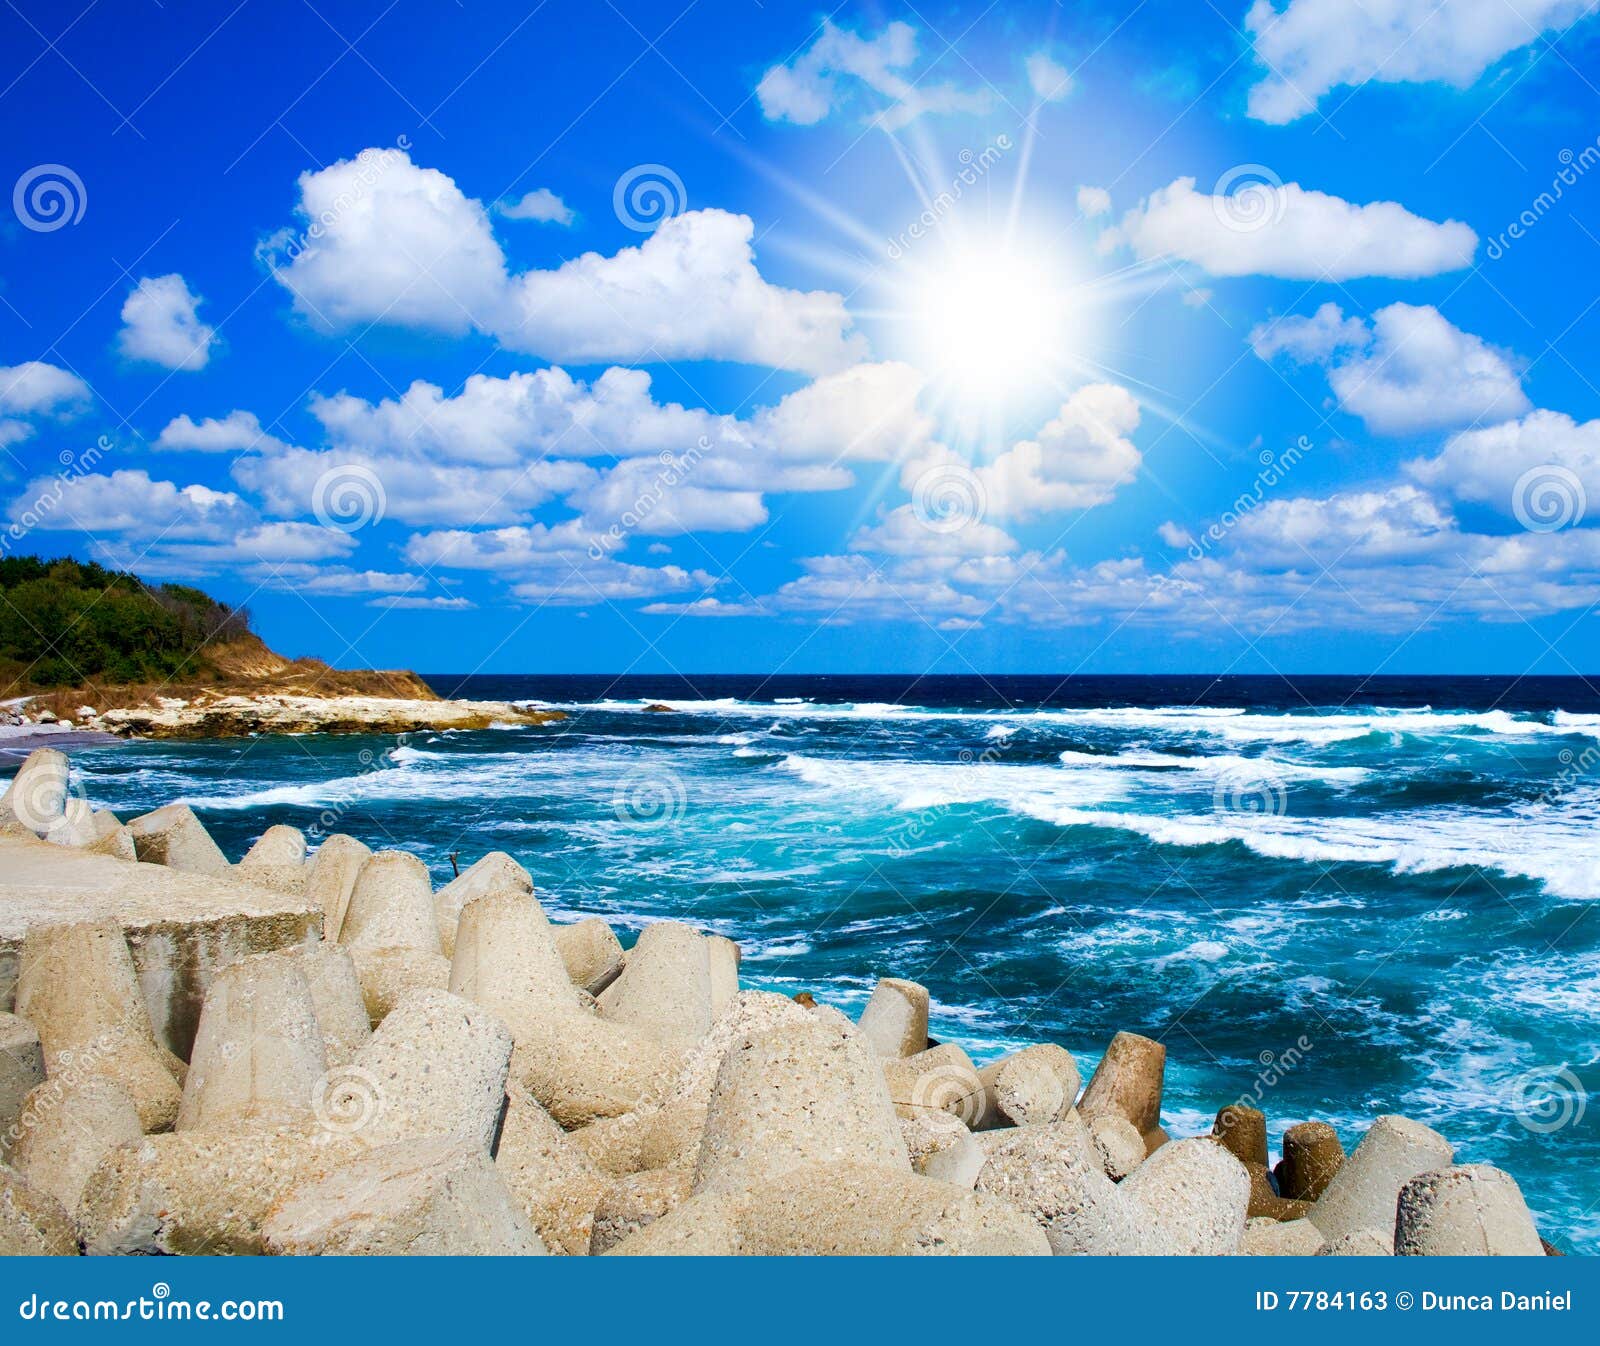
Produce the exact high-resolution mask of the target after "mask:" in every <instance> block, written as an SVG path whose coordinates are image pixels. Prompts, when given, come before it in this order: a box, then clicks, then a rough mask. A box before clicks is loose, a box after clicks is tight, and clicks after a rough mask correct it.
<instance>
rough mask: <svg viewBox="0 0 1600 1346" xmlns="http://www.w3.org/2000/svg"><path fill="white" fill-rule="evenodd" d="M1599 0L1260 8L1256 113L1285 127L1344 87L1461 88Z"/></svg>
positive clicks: (1310, 0) (1265, 3)
mask: <svg viewBox="0 0 1600 1346" xmlns="http://www.w3.org/2000/svg"><path fill="white" fill-rule="evenodd" d="M1595 9H1596V5H1595V0H1385V3H1383V4H1357V5H1352V4H1350V3H1348V0H1289V3H1288V4H1287V5H1286V6H1284V7H1283V8H1281V9H1280V8H1279V6H1278V4H1277V3H1276V0H1255V3H1254V4H1252V5H1251V6H1250V11H1249V13H1248V14H1247V15H1246V17H1245V27H1246V28H1247V29H1248V30H1249V32H1250V35H1251V39H1252V41H1253V42H1254V45H1255V53H1256V59H1257V60H1258V61H1259V62H1260V64H1261V65H1262V66H1264V67H1265V70H1264V72H1263V74H1262V78H1261V82H1260V83H1258V84H1257V85H1256V86H1255V87H1254V88H1252V89H1251V90H1250V99H1249V109H1250V115H1251V116H1252V117H1255V118H1257V119H1258V120H1260V121H1264V122H1271V123H1272V124H1274V125H1280V126H1281V125H1283V124H1284V123H1285V122H1291V121H1294V120H1295V119H1296V118H1297V117H1302V116H1304V115H1305V114H1306V113H1308V112H1310V111H1311V110H1312V109H1313V108H1315V107H1316V105H1317V100H1318V99H1320V98H1321V97H1322V96H1323V95H1324V94H1326V93H1328V92H1329V91H1330V90H1332V89H1335V88H1337V87H1339V86H1340V85H1359V84H1365V83H1366V82H1367V81H1369V80H1377V81H1379V82H1380V83H1385V84H1399V83H1416V82H1423V81H1432V80H1438V81H1442V82H1444V83H1447V84H1453V85H1456V86H1457V87H1465V86H1466V85H1468V84H1470V83H1472V81H1473V80H1475V79H1477V78H1478V76H1480V75H1481V74H1483V72H1484V71H1485V70H1487V69H1488V68H1489V67H1490V66H1491V65H1493V64H1494V63H1495V62H1496V61H1498V60H1499V59H1500V58H1501V57H1502V56H1505V55H1506V54H1507V53H1509V52H1513V51H1517V50H1520V49H1521V48H1523V47H1526V46H1529V45H1530V44H1532V43H1534V42H1537V41H1538V40H1539V38H1540V36H1541V34H1542V33H1545V32H1548V31H1550V30H1551V29H1555V28H1562V27H1565V26H1566V25H1568V24H1571V23H1575V22H1576V21H1577V20H1579V19H1580V18H1583V17H1585V16H1586V15H1589V14H1593V13H1594V12H1595Z"/></svg>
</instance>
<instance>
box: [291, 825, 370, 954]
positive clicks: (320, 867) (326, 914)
mask: <svg viewBox="0 0 1600 1346" xmlns="http://www.w3.org/2000/svg"><path fill="white" fill-rule="evenodd" d="M371 855H372V852H371V851H370V850H369V849H368V848H367V845H366V843H365V842H361V841H357V840H356V839H355V838H354V837H347V836H345V835H344V833H342V832H336V833H334V835H333V836H331V837H329V838H328V839H327V840H326V841H324V842H323V843H322V845H320V846H318V847H317V853H316V854H315V855H314V856H312V857H311V863H310V864H309V865H307V866H306V887H305V895H306V896H307V897H308V898H310V899H311V900H312V901H313V902H315V903H316V904H317V905H318V906H320V907H321V908H322V938H323V939H325V940H327V941H328V943H330V944H332V943H334V942H335V941H336V940H338V939H339V937H340V932H341V930H342V928H343V926H344V916H345V911H346V909H347V908H348V907H349V906H350V894H351V893H353V892H354V891H355V886H356V879H357V878H359V877H360V874H361V867H362V866H363V865H365V864H366V863H367V860H368V858H369V857H370V856H371Z"/></svg>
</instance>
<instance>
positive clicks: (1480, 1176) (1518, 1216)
mask: <svg viewBox="0 0 1600 1346" xmlns="http://www.w3.org/2000/svg"><path fill="white" fill-rule="evenodd" d="M1394 1250H1395V1252H1396V1253H1397V1254H1398V1255H1399V1256H1401V1257H1543V1256H1544V1244H1543V1243H1541V1242H1540V1240H1539V1230H1538V1228H1537V1227H1536V1226H1535V1225H1534V1223H1533V1214H1532V1212H1530V1211H1529V1210H1528V1203H1527V1202H1526V1201H1524V1200H1523V1199H1522V1189H1521V1188H1519V1187H1518V1186H1517V1184H1516V1180H1515V1179H1514V1178H1512V1176H1511V1175H1510V1174H1509V1173H1506V1172H1505V1171H1504V1170H1502V1169H1498V1168H1493V1167H1491V1166H1490V1165H1488V1164H1462V1165H1459V1166H1456V1167H1452V1168H1447V1169H1442V1170H1440V1171H1438V1172H1434V1173H1423V1174H1421V1175H1419V1176H1418V1177H1415V1178H1412V1179H1411V1181H1410V1182H1408V1183H1406V1185H1405V1186H1404V1187H1402V1188H1401V1189H1400V1199H1399V1202H1398V1205H1397V1207H1396V1211H1395V1227H1394Z"/></svg>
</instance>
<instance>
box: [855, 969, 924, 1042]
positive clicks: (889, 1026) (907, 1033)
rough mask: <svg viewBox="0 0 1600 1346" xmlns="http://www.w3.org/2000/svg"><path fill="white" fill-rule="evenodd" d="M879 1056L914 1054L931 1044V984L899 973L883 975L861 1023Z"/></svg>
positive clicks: (864, 1011)
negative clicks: (922, 984)
mask: <svg viewBox="0 0 1600 1346" xmlns="http://www.w3.org/2000/svg"><path fill="white" fill-rule="evenodd" d="M858 1027H859V1028H860V1030H861V1036H862V1037H863V1038H864V1039H865V1040H866V1042H867V1045H868V1046H869V1047H870V1048H871V1050H872V1051H873V1052H875V1053H876V1054H877V1055H879V1056H915V1055H916V1054H917V1053H918V1052H920V1051H926V1050H927V1047H928V988H927V987H926V986H919V985H918V984H917V983H916V982H914V981H904V980H902V979H901V978H899V977H880V978H879V979H878V984H877V985H876V986H874V987H873V988H872V998H871V999H870V1000H868V1001H867V1007H866V1009H864V1010H862V1011H861V1020H860V1023H859V1025H858Z"/></svg>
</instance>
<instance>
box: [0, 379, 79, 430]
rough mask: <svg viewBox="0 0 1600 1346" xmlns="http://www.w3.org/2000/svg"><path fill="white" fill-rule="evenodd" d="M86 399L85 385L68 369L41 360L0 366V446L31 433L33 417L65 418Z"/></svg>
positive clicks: (75, 411)
mask: <svg viewBox="0 0 1600 1346" xmlns="http://www.w3.org/2000/svg"><path fill="white" fill-rule="evenodd" d="M88 402H89V385H88V384H86V383H85V382H84V381H83V380H82V379H80V378H79V377H78V376H77V375H76V374H74V373H72V372H71V371H69V370H66V369H62V368H60V367H58V366H56V365H52V364H46V363H45V362H44V361H43V360H25V361H23V363H21V364H19V365H10V366H7V365H0V448H3V447H4V446H5V445H7V444H16V443H19V442H20V441H22V440H24V439H27V438H28V436H29V435H31V434H33V432H34V426H33V424H32V423H31V422H32V420H33V419H38V418H53V419H65V418H67V417H70V416H73V415H76V414H77V413H78V412H80V411H82V410H83V408H84V407H85V406H87V405H88ZM25 418H26V419H25Z"/></svg>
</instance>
